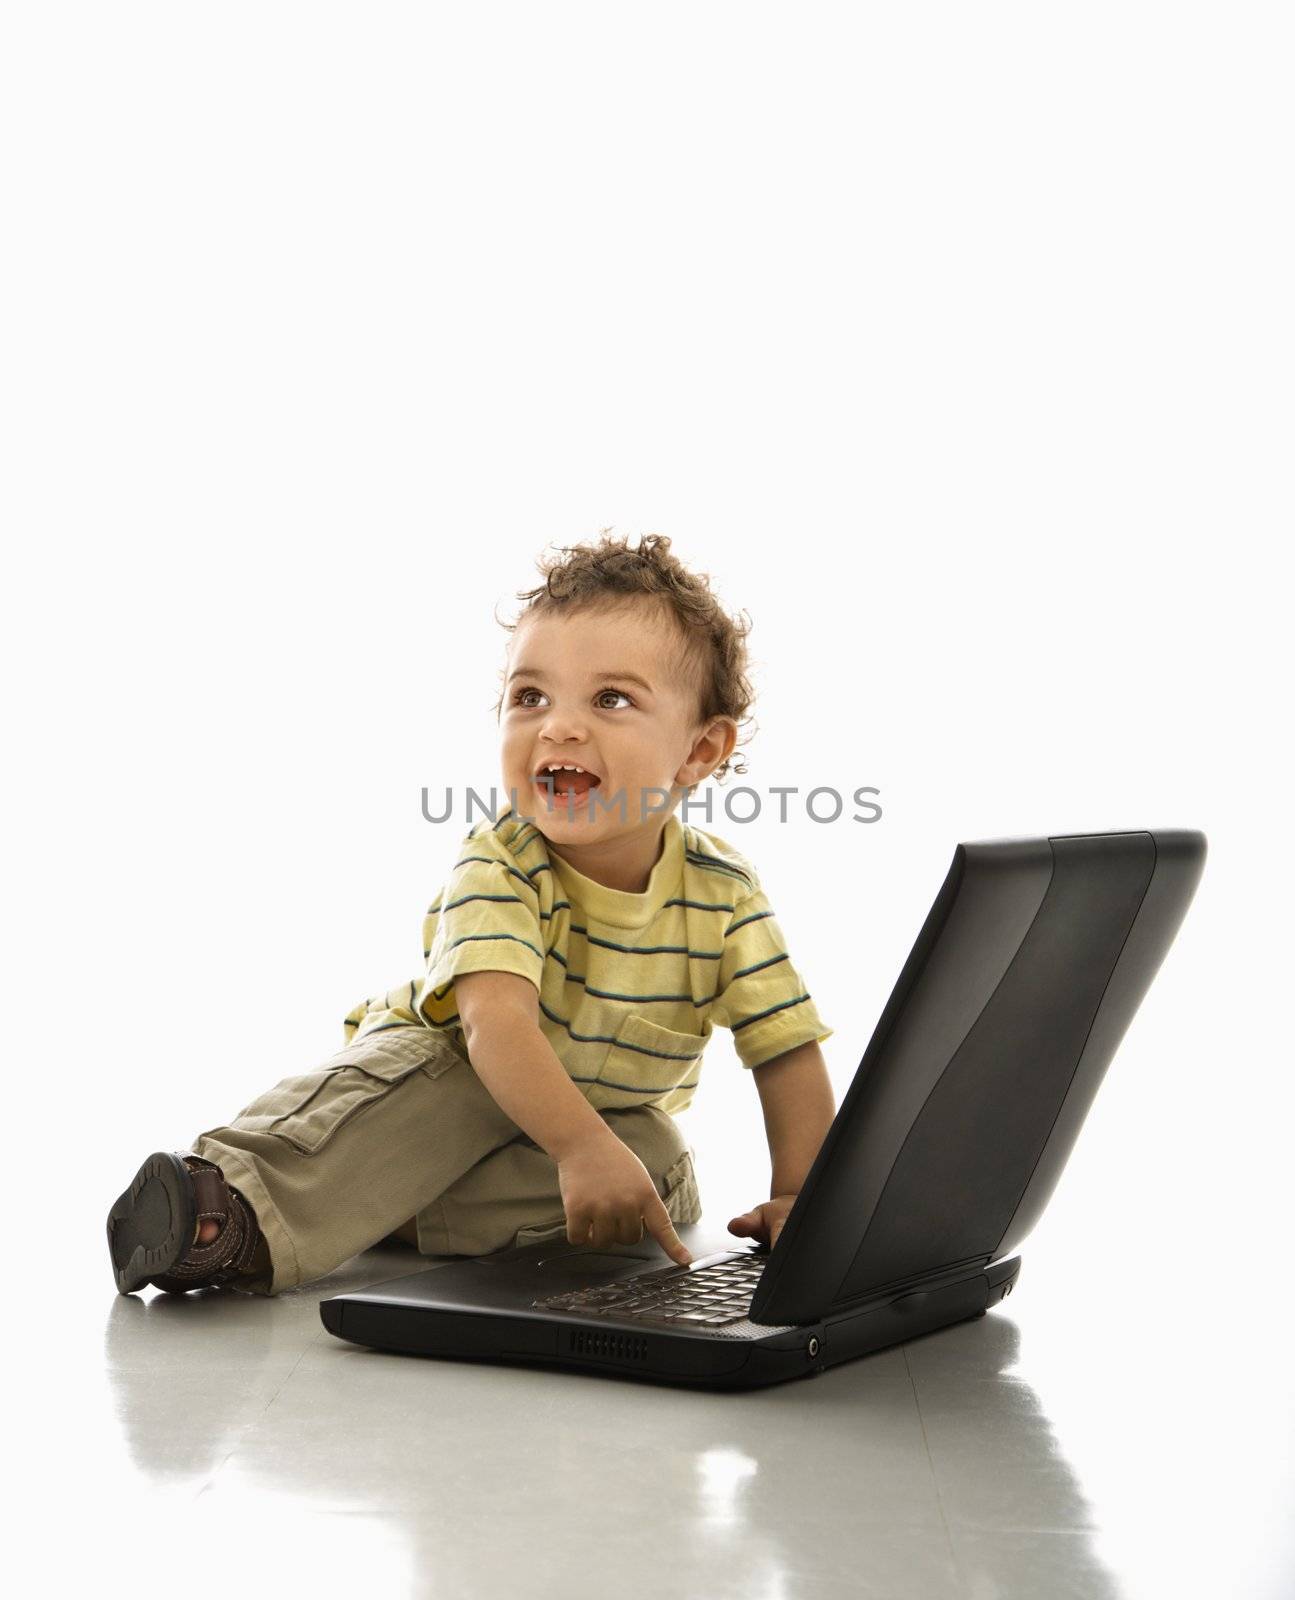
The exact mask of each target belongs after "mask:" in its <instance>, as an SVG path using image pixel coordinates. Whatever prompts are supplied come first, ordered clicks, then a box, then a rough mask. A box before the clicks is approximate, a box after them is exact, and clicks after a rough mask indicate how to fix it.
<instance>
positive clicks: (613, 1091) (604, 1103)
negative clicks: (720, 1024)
mask: <svg viewBox="0 0 1295 1600" xmlns="http://www.w3.org/2000/svg"><path fill="white" fill-rule="evenodd" d="M710 1035H711V1024H710V1023H709V1022H708V1023H707V1024H706V1030H705V1032H704V1033H676V1032H675V1030H674V1029H673V1028H663V1027H662V1026H661V1025H660V1023H657V1022H649V1021H648V1020H647V1018H646V1017H638V1016H634V1015H630V1016H628V1017H626V1018H625V1020H624V1021H623V1022H622V1023H621V1025H620V1027H619V1028H618V1029H617V1030H616V1037H615V1038H614V1040H613V1041H612V1044H611V1047H610V1048H609V1049H608V1051H607V1055H606V1058H605V1059H604V1061H603V1065H602V1069H601V1070H600V1072H599V1074H598V1078H597V1081H596V1082H595V1083H592V1084H591V1085H590V1086H589V1091H588V1096H587V1098H588V1100H589V1103H590V1105H592V1106H594V1107H595V1109H597V1110H600V1111H606V1110H618V1109H620V1108H622V1107H625V1106H642V1105H649V1104H651V1103H652V1102H653V1101H654V1100H661V1099H664V1098H665V1096H666V1095H668V1094H669V1093H670V1092H671V1090H673V1089H680V1088H691V1087H692V1086H693V1085H695V1084H696V1082H697V1080H698V1077H699V1076H700V1074H701V1057H702V1052H703V1051H704V1050H705V1048H706V1041H707V1040H708V1039H709V1038H710Z"/></svg>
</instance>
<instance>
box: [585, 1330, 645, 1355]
mask: <svg viewBox="0 0 1295 1600" xmlns="http://www.w3.org/2000/svg"><path fill="white" fill-rule="evenodd" d="M567 1348H568V1350H570V1351H571V1353H572V1354H573V1355H577V1356H601V1357H602V1358H603V1360H605V1361H646V1360H647V1353H648V1342H647V1340H646V1339H643V1338H640V1337H639V1336H638V1335H637V1334H633V1333H616V1332H613V1331H611V1330H608V1331H607V1332H606V1333H603V1332H602V1331H600V1330H586V1329H584V1328H572V1329H571V1330H570V1332H569V1334H568V1337H567Z"/></svg>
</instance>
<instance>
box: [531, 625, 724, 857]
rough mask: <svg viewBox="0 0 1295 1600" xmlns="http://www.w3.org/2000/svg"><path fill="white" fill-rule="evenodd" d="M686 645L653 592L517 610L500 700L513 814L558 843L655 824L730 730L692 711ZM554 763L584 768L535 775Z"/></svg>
mask: <svg viewBox="0 0 1295 1600" xmlns="http://www.w3.org/2000/svg"><path fill="white" fill-rule="evenodd" d="M681 652H682V641H681V639H680V637H679V634H678V632H677V630H676V629H675V628H674V626H673V624H672V622H671V619H669V618H668V617H665V616H662V615H661V613H660V611H659V608H658V607H657V606H655V605H653V604H652V603H651V602H648V601H631V602H629V603H627V604H624V605H622V606H620V607H618V608H617V609H615V610H608V609H605V608H596V609H591V610H587V611H577V612H575V613H568V614H566V615H562V616H554V615H548V616H544V615H535V614H531V615H530V616H527V617H524V618H523V619H522V621H521V622H520V623H519V624H518V626H517V629H516V631H515V632H514V634H513V638H512V641H511V643H510V646H509V650H508V659H507V673H506V677H505V682H504V692H503V700H502V704H501V707H500V731H501V734H502V750H501V759H502V764H503V779H504V788H505V790H507V791H508V792H509V794H510V795H511V794H512V793H514V792H515V793H516V797H517V810H518V812H519V814H520V815H522V816H526V817H531V818H533V819H534V821H535V823H536V825H537V826H538V827H539V829H540V831H541V832H542V833H543V834H545V836H546V837H548V838H551V839H552V840H554V841H555V842H556V843H558V844H563V843H572V844H575V843H585V842H590V843H592V842H605V841H609V840H612V839H614V838H615V837H616V836H617V835H618V834H624V833H628V832H631V831H637V830H638V829H640V828H641V827H642V825H643V823H644V821H646V820H649V819H652V818H655V822H656V824H657V825H661V823H662V822H663V819H664V818H665V817H666V816H667V815H669V813H670V811H672V810H673V809H674V804H675V802H676V801H677V800H678V798H679V796H680V795H681V794H682V793H683V791H684V790H685V789H687V788H688V787H690V786H691V785H692V784H694V783H698V782H700V781H701V779H702V778H703V777H705V776H706V774H707V773H708V772H710V771H711V770H713V768H714V767H716V766H717V765H718V764H719V762H720V761H722V760H723V759H724V756H725V755H727V754H728V752H729V750H731V748H732V746H733V743H734V742H735V740H736V733H737V724H736V723H735V722H733V720H732V719H731V718H713V719H711V721H710V722H709V723H708V724H705V725H703V724H702V723H701V722H700V721H699V719H698V716H697V711H698V699H697V690H696V688H695V686H694V684H693V683H692V682H691V681H689V679H688V678H687V677H686V676H685V675H684V668H683V666H682V664H681V661H680V656H681ZM730 730H731V731H730ZM551 762H565V763H569V764H572V765H576V766H580V767H583V768H585V770H586V772H587V773H588V774H590V777H581V776H580V775H579V774H576V773H572V772H567V773H555V774H553V775H552V776H550V777H542V776H541V774H542V772H543V771H544V770H545V769H546V768H547V767H548V765H549V764H550V763H551ZM594 779H596V780H597V781H596V782H595V781H593V780H594ZM590 789H592V790H593V796H592V800H591V796H590ZM550 790H552V792H550ZM661 790H666V791H668V792H669V796H670V799H669V801H668V802H667V800H666V797H665V796H664V795H662V794H661V793H660V792H659V791H661ZM622 791H623V793H624V796H625V799H624V805H623V807H622V804H621V802H620V794H621V792H622ZM645 791H646V793H645ZM652 791H658V792H656V793H653V792H652Z"/></svg>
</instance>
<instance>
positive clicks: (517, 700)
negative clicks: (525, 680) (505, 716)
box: [513, 689, 541, 710]
mask: <svg viewBox="0 0 1295 1600" xmlns="http://www.w3.org/2000/svg"><path fill="white" fill-rule="evenodd" d="M540 692H541V691H540V690H539V689H519V690H518V691H517V693H516V694H515V695H514V696H513V703H514V704H515V705H519V706H525V707H526V708H527V709H528V710H529V709H530V704H531V703H530V701H528V700H527V698H526V696H527V695H528V694H539V693H540Z"/></svg>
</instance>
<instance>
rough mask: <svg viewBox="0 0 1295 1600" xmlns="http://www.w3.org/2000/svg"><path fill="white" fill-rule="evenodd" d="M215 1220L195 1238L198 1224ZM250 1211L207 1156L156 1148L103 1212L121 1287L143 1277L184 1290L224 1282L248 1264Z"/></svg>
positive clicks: (253, 1234) (128, 1288) (126, 1289)
mask: <svg viewBox="0 0 1295 1600" xmlns="http://www.w3.org/2000/svg"><path fill="white" fill-rule="evenodd" d="M208 1220H209V1221H212V1222H216V1223H219V1224H220V1231H219V1232H218V1233H217V1235H216V1237H215V1238H214V1239H211V1240H209V1241H208V1243H206V1244H203V1245H200V1244H199V1243H198V1242H197V1239H198V1225H199V1223H201V1222H205V1221H208ZM260 1238H261V1230H260V1228H259V1226H258V1225H257V1221H256V1214H255V1212H254V1211H253V1210H252V1208H251V1206H250V1205H248V1203H247V1201H246V1200H245V1199H244V1198H243V1196H242V1195H241V1194H240V1193H239V1191H238V1190H237V1189H235V1188H232V1187H231V1186H230V1185H229V1184H228V1183H226V1182H225V1176H224V1174H223V1173H222V1172H221V1170H220V1168H219V1167H218V1166H217V1165H216V1164H215V1162H213V1161H206V1160H204V1159H203V1157H201V1156H194V1155H180V1154H178V1153H176V1152H174V1151H170V1150H157V1151H155V1152H154V1153H153V1154H152V1155H151V1156H149V1158H148V1160H147V1161H145V1162H144V1164H143V1166H141V1167H140V1169H139V1171H138V1172H137V1173H136V1174H135V1176H134V1178H133V1179H132V1181H131V1184H130V1187H129V1188H128V1189H126V1190H124V1191H123V1192H122V1193H121V1194H120V1195H119V1196H118V1197H117V1200H116V1202H115V1204H114V1205H113V1207H112V1210H111V1211H109V1213H108V1250H109V1253H110V1255H111V1257H112V1266H113V1275H114V1277H115V1278H116V1280H117V1289H118V1292H119V1293H121V1294H133V1293H134V1291H135V1290H136V1289H139V1288H142V1287H143V1286H144V1284H146V1283H152V1284H155V1285H156V1286H157V1287H158V1288H159V1289H167V1290H170V1291H171V1292H172V1293H174V1294H183V1293H184V1292H185V1291H186V1290H188V1289H205V1288H208V1287H214V1286H219V1285H221V1284H224V1283H228V1282H229V1281H230V1280H231V1279H233V1278H237V1277H238V1276H240V1275H241V1274H242V1273H244V1272H245V1271H246V1270H247V1268H248V1267H249V1266H250V1265H251V1262H252V1258H253V1256H254V1255H255V1253H256V1247H257V1244H258V1243H259V1241H260Z"/></svg>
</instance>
